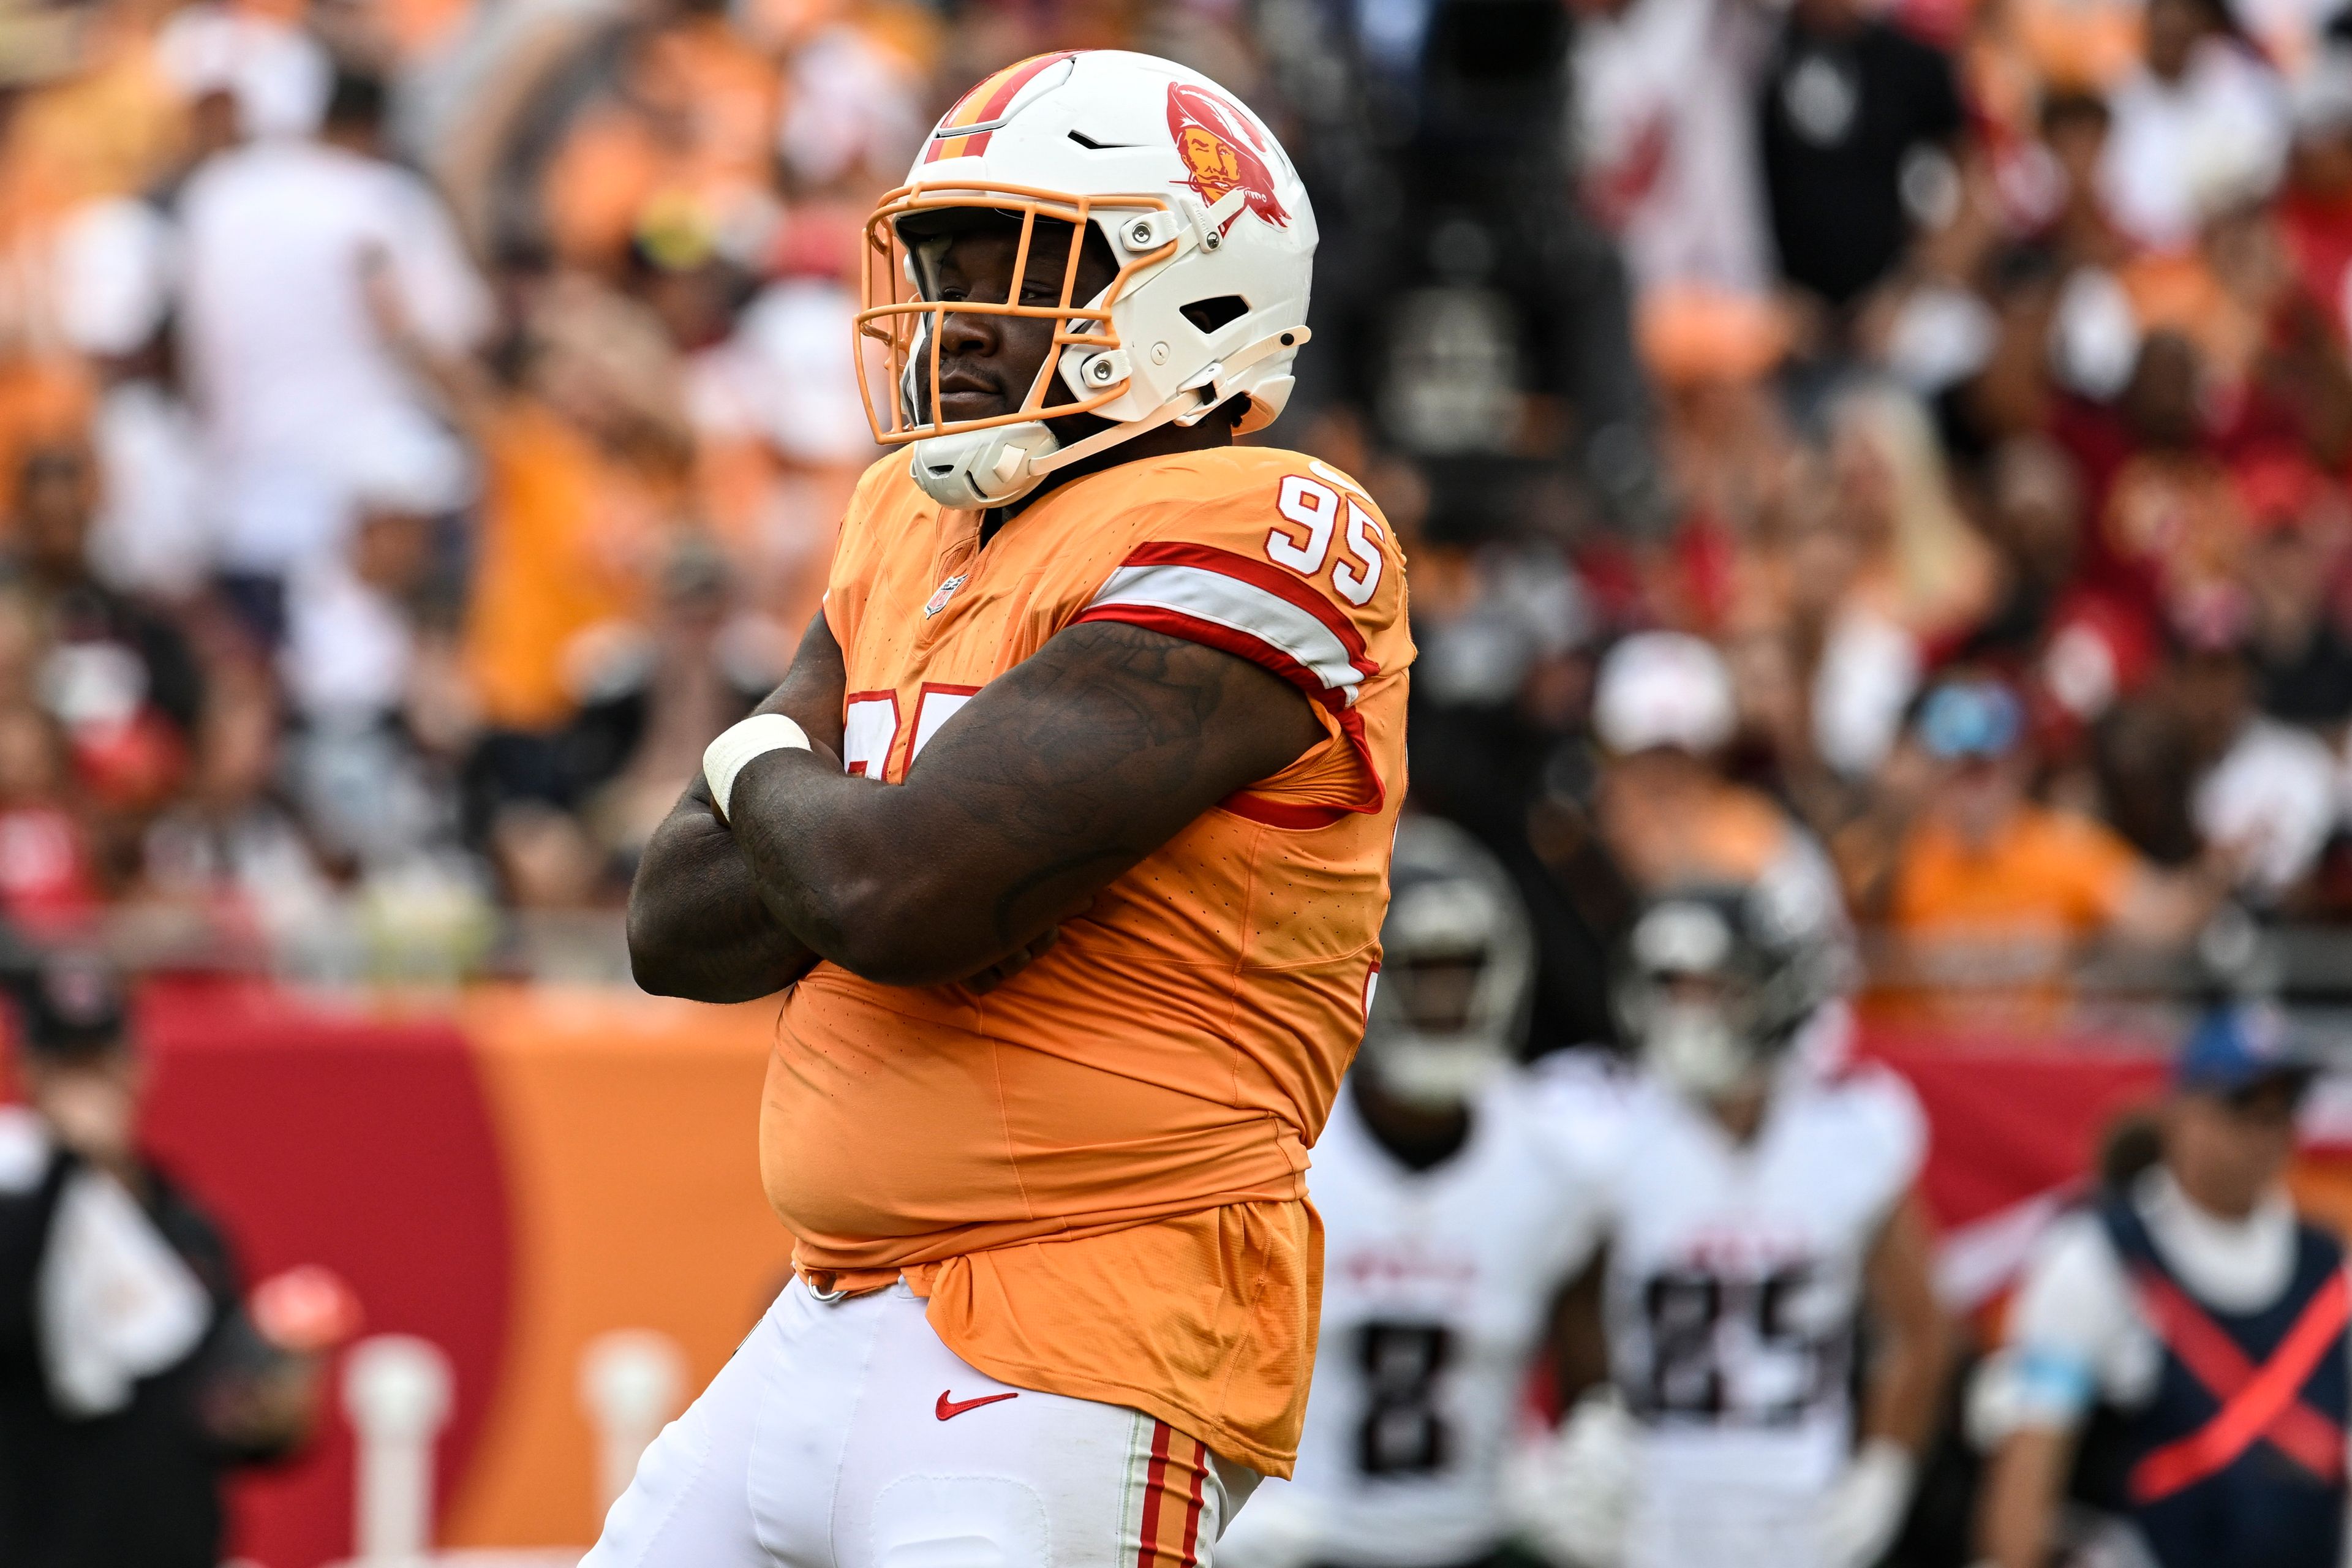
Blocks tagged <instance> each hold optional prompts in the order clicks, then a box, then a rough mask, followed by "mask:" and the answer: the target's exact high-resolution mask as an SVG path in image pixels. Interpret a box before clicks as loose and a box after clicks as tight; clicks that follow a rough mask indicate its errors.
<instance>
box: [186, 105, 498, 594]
mask: <svg viewBox="0 0 2352 1568" xmlns="http://www.w3.org/2000/svg"><path fill="white" fill-rule="evenodd" d="M382 118H383V88H382V86H381V84H380V83H378V82H376V81H375V80H374V79H373V78H367V77H360V76H352V75H348V74H347V75H344V76H341V77H339V78H338V79H337V80H336V83H335V89H334V93H333V96H332V98H331V100H330V101H329V104H328V109H327V117H326V126H325V128H324V130H323V132H321V134H320V138H319V139H318V140H316V141H299V140H289V139H278V140H268V141H260V142H250V143H247V144H246V145H243V146H240V147H237V148H235V149H233V150H232V151H230V152H227V153H223V154H221V155H219V156H217V157H215V158H214V159H212V160H210V161H209V162H208V163H205V165H204V167H202V168H201V169H199V170H198V171H197V172H196V174H194V176H192V177H191V178H190V180H189V182H188V184H187V188H186V190H185V192H184V195H182V197H181V203H180V213H181V225H182V234H183V247H184V248H183V267H184V272H183V277H184V298H183V335H182V339H181V343H182V348H183V350H184V353H185V356H186V369H187V374H188V376H189V382H190V388H191V391H192V393H193V394H194V401H195V403H196V405H197V407H198V408H199V409H200V410H201V411H202V413H203V419H204V427H203V437H204V441H205V458H206V462H207V466H208V469H209V472H208V476H207V486H206V489H207V493H208V494H209V495H210V497H211V500H212V505H213V507H214V509H215V520H214V521H215V527H216V530H217V535H218V540H219V552H220V561H221V565H222V569H223V572H224V574H226V575H227V576H228V577H230V578H231V579H232V580H235V581H242V582H243V583H245V584H248V585H249V586H247V588H246V589H244V590H243V591H242V592H241V597H240V607H241V608H245V609H247V613H248V615H249V616H252V618H254V619H255V620H256V621H257V623H259V624H260V626H261V629H263V630H264V631H266V632H268V633H270V634H272V635H273V636H274V634H275V633H276V632H277V631H278V629H279V628H278V626H277V625H276V624H275V621H276V616H277V614H278V605H277V604H276V602H275V595H276V594H277V593H278V591H279V587H280V585H282V584H283V581H284V579H285V578H286V577H288V576H289V575H290V574H293V573H294V572H295V571H297V570H299V568H301V567H302V566H304V565H305V564H308V563H310V562H312V561H314V560H316V559H317V558H319V557H320V556H321V555H324V554H326V553H329V552H332V551H333V550H335V549H337V548H338V547H340V546H341V544H342V542H343V541H344V533H345V531H346V530H347V529H348V527H349V525H350V523H351V521H352V486H353V481H354V479H355V478H356V477H357V476H355V475H353V474H352V472H351V471H350V462H349V458H348V454H350V453H352V451H354V450H362V449H366V450H373V449H377V448H380V447H383V446H386V445H392V444H400V443H406V444H409V445H411V446H414V447H418V448H420V449H422V448H423V447H428V446H431V445H434V444H436V443H438V444H441V445H443V446H446V445H448V444H450V441H451V437H449V436H448V435H447V433H446V431H445V430H444V429H443V427H442V426H441V425H440V423H439V421H438V420H437V419H436V417H435V416H434V414H433V412H432V408H431V405H430V403H429V401H428V397H427V394H426V392H425V389H424V388H423V387H422V386H421V385H420V384H418V383H417V381H416V380H415V377H414V375H413V374H412V373H411V372H410V370H409V369H408V368H407V366H406V364H405V363H404V361H403V359H402V358H401V356H400V354H399V353H398V352H397V351H396V350H395V348H394V346H393V345H391V344H388V343H386V342H384V341H383V336H382V334H381V333H380V332H379V331H378V329H377V326H376V321H375V317H374V315H373V313H372V311H371V310H370V307H369V302H368V289H369V287H370V284H369V280H370V279H371V278H373V277H375V276H376V275H378V274H382V275H383V276H384V277H385V278H386V279H388V281H389V283H390V286H391V287H392V288H393V289H396V290H397V292H398V295H399V297H400V301H401V304H402V307H403V314H404V319H405V320H406V321H408V322H409V323H410V324H411V326H412V328H413V330H414V331H415V332H416V333H417V334H418V336H419V337H421V338H422V339H423V340H424V341H425V342H427V343H429V344H431V345H432V346H433V347H434V348H435V349H436V351H439V352H442V353H448V354H455V353H461V352H463V351H465V350H467V349H469V348H471V347H473V346H475V345H476V344H478V343H479V342H481V341H482V340H483V339H484V338H485V337H486V336H487V335H488V331H489V330H490V327H491V325H492V305H491V300H490V296H489V291H488V288H487V287H486V286H485V285H484V283H483V282H482V279H480V277H479V276H478V274H477V273H476V271H475V269H474V267H473V264H472V262H471V261H470V260H469V259H468V258H467V255H466V252H465V249H464V247H463V246H462V245H461V243H460V242H459V240H458V237H457V230H456V228H455V226H454V225H453V224H452V223H451V221H450V218H449V215H448V212H447V210H446V207H445V206H444V205H443V204H442V202H441V200H440V198H439V197H438V196H437V195H436V194H435V193H434V191H433V190H432V188H431V187H430V186H429V185H427V184H425V181H424V180H422V179H421V178H419V177H418V176H417V175H415V174H412V173H410V172H409V171H408V170H406V169H404V168H401V167H399V166H398V165H396V164H394V163H390V162H387V161H386V160H385V159H383V157H381V156H380V155H378V153H377V141H378V132H379V127H380V125H381V121H382ZM256 584H257V585H256ZM248 600H250V601H251V602H250V603H247V601H248Z"/></svg>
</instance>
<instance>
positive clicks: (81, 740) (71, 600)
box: [0, 445, 204, 806]
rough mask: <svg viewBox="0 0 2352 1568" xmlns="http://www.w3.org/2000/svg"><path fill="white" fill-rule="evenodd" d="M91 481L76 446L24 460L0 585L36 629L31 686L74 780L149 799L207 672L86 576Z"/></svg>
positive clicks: (167, 785)
mask: <svg viewBox="0 0 2352 1568" xmlns="http://www.w3.org/2000/svg"><path fill="white" fill-rule="evenodd" d="M97 487H98V472H97V465H96V463H95V461H94V459H93V456H92V454H91V453H90V451H89V449H88V448H87V447H82V446H79V445H58V446H48V447H37V448H36V449H35V450H33V451H31V452H29V453H27V454H26V458H25V460H24V466H23V468H22V469H21V470H20V472H19V475H18V479H17V486H16V511H15V513H14V516H13V518H12V520H11V521H12V523H13V529H14V541H13V542H14V548H13V549H12V550H11V551H10V552H8V553H7V555H6V557H5V560H0V591H5V592H8V593H12V594H14V595H16V596H17V597H18V598H19V599H20V600H21V602H22V604H23V606H24V610H25V613H26V615H27V616H30V617H31V619H32V621H33V623H34V625H35V626H36V627H37V635H38V636H39V637H40V640H41V644H42V647H43V648H44V652H43V653H42V655H41V658H40V663H39V668H37V670H36V671H35V672H34V680H35V687H36V690H37V694H38V696H39V699H40V700H41V702H42V704H43V705H44V706H45V707H47V709H48V710H50V711H51V712H52V713H54V714H55V715H56V716H57V718H58V721H59V722H60V723H61V724H63V725H64V726H65V730H66V734H67V736H68V740H69V741H70V742H71V744H72V748H73V759H74V764H75V771H76V773H77V774H78V775H79V778H80V780H81V782H82V783H84V784H88V785H89V786H90V787H91V788H92V789H93V790H94V791H95V792H96V793H97V795H99V796H100V798H102V799H104V800H106V801H107V802H109V803H110V804H115V805H139V806H145V805H153V804H155V803H156V802H158V801H160V800H161V799H162V798H163V797H164V796H165V795H168V794H169V793H170V791H171V790H172V788H173V786H174V785H175V784H177V783H178V779H179V773H180V769H181V766H182V763H183V761H184V755H185V751H186V745H187V740H188V736H189V734H190V731H192V730H193V729H194V725H195V721H196V714H197V711H198V710H199V709H200V708H201V706H202V705H203V701H204V679H203V675H202V672H201V671H200V669H199V668H198V667H197V664H196V659H195V655H194V651H193V650H192V649H191V648H190V647H189V645H188V639H187V638H186V637H185V636H184V634H183V633H182V631H181V629H180V627H179V626H177V625H175V624H174V623H173V621H172V620H171V619H170V618H169V617H168V616H162V615H159V614H157V613H155V612H154V611H152V609H150V608H149V607H148V606H147V605H145V604H143V603H142V602H141V601H139V600H137V599H135V598H133V597H131V595H126V594H123V593H121V592H119V591H117V590H116V589H114V588H112V587H110V586H109V585H108V584H106V583H104V582H102V581H101V580H100V578H99V577H98V575H97V574H96V573H95V572H93V571H92V569H91V564H90V557H91V551H90V548H89V541H90V532H91V525H92V522H93V521H94V518H95V514H96V511H97V503H98V489H97Z"/></svg>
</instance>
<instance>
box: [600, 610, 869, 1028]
mask: <svg viewBox="0 0 2352 1568" xmlns="http://www.w3.org/2000/svg"><path fill="white" fill-rule="evenodd" d="M844 687H845V677H844V675H843V672H842V664H841V648H840V646H839V645H838V644H836V643H835V641H834V640H833V628H832V627H831V626H827V625H826V624H825V619H824V614H823V613H822V612H820V613H819V614H818V615H817V616H816V618H815V619H814V620H812V621H811V622H810V623H809V628H808V632H807V635H805V636H804V637H802V638H801V646H800V651H799V652H798V653H796V654H794V655H793V668H792V671H791V673H789V674H788V675H786V676H785V677H784V681H783V684H782V685H781V686H779V687H777V688H776V689H775V690H774V691H772V692H771V693H770V694H769V696H768V700H766V701H764V702H762V703H761V704H760V709H759V710H760V711H761V712H762V713H783V714H788V715H790V716H791V718H792V719H793V721H794V722H796V723H798V724H799V725H800V727H801V728H802V729H803V730H804V731H807V732H808V737H809V739H810V740H811V741H812V742H814V743H815V744H817V745H820V746H826V747H830V748H832V750H833V752H835V760H834V762H833V766H834V767H835V770H836V771H837V770H838V769H839V767H840V765H841V764H840V763H839V761H838V753H839V752H840V750H841V701H842V692H843V689H844ZM739 793H740V790H739ZM814 963H816V954H815V953H814V952H810V951H809V949H808V947H807V945H806V944H804V943H803V942H802V941H801V940H800V939H799V938H798V937H796V936H794V935H793V933H792V932H791V931H787V930H786V929H784V927H783V926H782V925H781V924H779V923H778V922H777V921H776V919H775V917H774V916H772V915H771V914H770V913H769V912H768V908H767V905H766V904H764V903H762V902H761V899H760V890H759V889H758V888H757V887H756V886H755V885H754V884H753V882H752V879H751V862H750V861H748V860H746V859H744V858H743V852H742V850H741V849H740V848H739V847H737V846H736V843H735V838H734V836H733V835H732V834H730V833H729V832H728V831H727V825H726V824H725V823H723V822H721V821H719V813H718V811H717V810H716V809H715V808H714V807H713V806H712V805H711V804H710V787H709V785H708V784H704V783H703V782H702V775H701V774H700V773H696V774H695V778H694V783H693V784H689V785H688V787H687V791H686V794H685V795H682V796H681V797H679V800H678V803H677V807H676V809H674V810H673V811H671V813H670V814H669V816H667V818H665V819H664V820H663V822H662V825H661V826H659V827H657V828H656V829H655V830H654V836H653V837H652V839H651V840H650V841H648V842H647V843H646V853H645V858H643V859H642V860H640V861H638V863H637V878H636V882H635V885H634V886H633V887H631V888H630V889H629V968H630V971H631V972H632V973H634V974H635V977H636V982H637V984H639V985H641V986H643V987H644V988H645V989H646V990H647V991H650V992H653V993H654V994H656V995H659V996H684V997H688V998H690V999H691V1000H693V1001H697V1002H748V1001H750V1000H751V999H752V998H753V997H757V996H765V995H767V994H769V993H770V992H772V991H780V990H782V989H783V988H784V987H785V986H787V985H789V984H792V983H793V981H795V980H798V979H799V978H800V977H801V976H802V975H803V974H805V973H808V971H809V967H810V966H811V965H812V964H814Z"/></svg>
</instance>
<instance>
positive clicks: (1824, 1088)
mask: <svg viewBox="0 0 2352 1568" xmlns="http://www.w3.org/2000/svg"><path fill="white" fill-rule="evenodd" d="M1625 1117H1626V1121H1625V1126H1624V1130H1623V1139H1622V1144H1621V1145H1620V1148H1621V1150H1622V1157H1621V1158H1619V1159H1617V1160H1616V1161H1614V1162H1613V1163H1612V1166H1611V1168H1610V1170H1609V1171H1608V1172H1607V1173H1606V1175H1605V1178H1604V1182H1603V1186H1604V1192H1605V1201H1606V1205H1607V1215H1606V1223H1607V1226H1608V1231H1609V1239H1608V1247H1609V1263H1608V1278H1607V1294H1606V1300H1607V1312H1608V1329H1609V1344H1610V1360H1611V1364H1612V1373H1613V1376H1614V1379H1615V1381H1616V1383H1617V1384H1618V1386H1619V1388H1620V1390H1621V1391H1622V1393H1623V1394H1624V1396H1625V1398H1626V1400H1627V1402H1628V1404H1629V1405H1631V1406H1632V1407H1633V1411H1634V1413H1635V1415H1637V1416H1639V1417H1640V1418H1641V1420H1642V1422H1643V1426H1644V1428H1645V1429H1646V1437H1645V1441H1644V1447H1643V1465H1642V1470H1643V1485H1642V1488H1641V1494H1642V1495H1641V1498H1640V1500H1639V1501H1638V1502H1637V1504H1636V1507H1635V1512H1634V1520H1633V1530H1632V1534H1631V1544H1632V1548H1633V1550H1632V1552H1631V1557H1630V1561H1631V1562H1632V1563H1635V1564H1647V1563H1678V1564H1679V1563H1690V1562H1696V1561H1700V1560H1702V1556H1706V1560H1711V1561H1733V1560H1742V1561H1746V1560H1748V1559H1746V1558H1743V1557H1740V1556H1739V1553H1738V1551H1735V1553H1734V1557H1731V1558H1726V1557H1723V1556H1721V1555H1720V1550H1729V1549H1733V1548H1734V1547H1735V1546H1736V1544H1737V1543H1738V1542H1739V1541H1741V1540H1742V1539H1743V1538H1746V1539H1748V1540H1749V1541H1750V1542H1751V1543H1752V1541H1753V1536H1752V1533H1751V1532H1753V1531H1758V1530H1773V1531H1780V1530H1783V1529H1787V1528H1802V1529H1805V1530H1809V1529H1810V1521H1811V1517H1812V1512H1813V1505H1814V1503H1815V1502H1816V1500H1818V1498H1819V1496H1820V1494H1821V1492H1822V1489H1825V1488H1826V1487H1827V1486H1828V1485H1829V1483H1830V1482H1831V1480H1832V1479H1833V1478H1834V1477H1835V1476H1836V1474H1837V1473H1838V1471H1839V1469H1840V1468H1841V1467H1842V1466H1843V1464H1844V1462H1845V1460H1846V1458H1847V1453H1848V1449H1849V1447H1851V1444H1852V1438H1853V1408H1852V1405H1853V1400H1852V1395H1851V1393H1850V1390H1851V1387H1852V1381H1853V1355H1854V1346H1855V1334H1856V1328H1857V1324H1858V1321H1859V1317H1860V1312H1861V1307H1862V1295H1863V1273H1864V1264H1865V1262H1866V1259H1867V1257H1868V1254H1869V1250H1870V1248H1871V1247H1872V1245H1873V1243H1874V1241H1875V1239H1876V1237H1877V1235H1878V1232H1879V1230H1880V1228H1881V1226H1883V1225H1884V1224H1885V1220H1886V1218H1887V1216H1888V1215H1889V1214H1890V1213H1891V1212H1892V1210H1893V1208H1894V1207H1895V1205H1896V1204H1897V1203H1899V1202H1900V1201H1901V1200H1902V1198H1903V1196H1904V1194H1906V1192H1907V1191H1908V1190H1909V1188H1910V1186H1911V1184H1912V1183H1913V1181H1914V1180H1915V1179H1916V1176H1917V1173H1918V1170H1919V1166H1920V1162H1921V1160H1922V1157H1923V1155H1924V1153H1925V1151H1926V1144H1927V1137H1926V1127H1925V1122H1924V1121H1923V1119H1922V1117H1921V1115H1920V1112H1919V1109H1918V1104H1917V1101H1916V1100H1915V1099H1914V1098H1913V1096H1912V1094H1911V1090H1910V1089H1909V1087H1908V1086H1907V1085H1906V1084H1905V1083H1904V1082H1903V1081H1902V1079H1899V1078H1897V1077H1895V1075H1894V1074H1893V1073H1891V1072H1888V1071H1885V1070H1884V1069H1882V1068H1858V1069H1853V1070H1850V1071H1847V1072H1844V1073H1843V1074H1839V1075H1833V1076H1832V1075H1824V1074H1822V1073H1821V1072H1819V1071H1817V1070H1814V1069H1811V1068H1804V1067H1792V1068H1790V1070H1789V1072H1788V1073H1787V1075H1786V1076H1785V1077H1784V1078H1783V1079H1782V1081H1781V1083H1780V1086H1779V1087H1778V1088H1777V1089H1776V1090H1775V1092H1774V1095H1773V1099H1772V1101H1771V1105H1770V1108H1769V1110H1768V1111H1767V1113H1766V1116H1765V1121H1764V1124H1763V1126H1762V1128H1761V1129H1760V1130H1759V1131H1758V1133H1757V1135H1756V1137H1755V1139H1754V1140H1753V1141H1752V1142H1748V1143H1746V1144H1740V1143H1737V1142H1733V1140H1732V1139H1731V1137H1730V1136H1729V1134H1727V1132H1726V1131H1724V1130H1723V1128H1722V1127H1721V1125H1720V1124H1719V1123H1717V1121H1715V1120H1714V1119H1713V1118H1712V1117H1710V1116H1708V1115H1707V1114H1706V1113H1705V1112H1704V1111H1703V1110H1699V1109H1697V1108H1696V1107H1695V1106H1693V1105H1692V1104H1691V1103H1690V1102H1689V1101H1687V1100H1685V1099H1684V1098H1683V1097H1682V1096H1680V1095H1678V1094H1676V1093H1675V1092H1673V1091H1672V1090H1670V1089H1666V1088H1664V1087H1663V1086H1661V1085H1658V1084H1655V1083H1653V1082H1649V1081H1646V1080H1643V1081H1640V1082H1637V1083H1636V1085H1635V1086H1634V1087H1633V1089H1632V1091H1631V1093H1630V1095H1629V1097H1628V1102H1627V1105H1626V1110H1625ZM1739 1550H1740V1551H1745V1550H1747V1549H1745V1548H1741V1549H1739ZM1707 1554H1713V1555H1711V1556H1710V1555H1707ZM1774 1560H1775V1561H1779V1560H1780V1559H1779V1558H1777V1557H1776V1558H1775V1559H1774ZM1789 1560H1790V1561H1803V1560H1804V1554H1803V1553H1802V1552H1798V1553H1797V1554H1796V1555H1794V1556H1791V1557H1790V1559H1789ZM1757 1561H1759V1562H1760V1561H1761V1559H1757Z"/></svg>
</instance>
